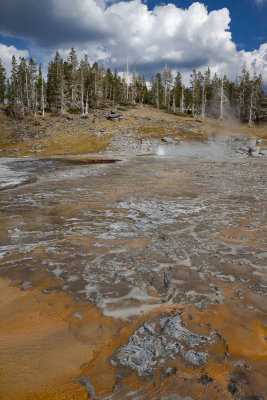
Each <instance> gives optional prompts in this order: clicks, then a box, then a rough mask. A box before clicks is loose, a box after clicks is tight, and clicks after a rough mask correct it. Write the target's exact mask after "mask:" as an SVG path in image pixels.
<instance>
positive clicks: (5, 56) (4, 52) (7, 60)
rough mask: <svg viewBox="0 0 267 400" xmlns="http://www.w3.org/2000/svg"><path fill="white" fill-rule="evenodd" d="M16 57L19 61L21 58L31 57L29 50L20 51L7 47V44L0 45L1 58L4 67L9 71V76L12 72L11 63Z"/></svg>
mask: <svg viewBox="0 0 267 400" xmlns="http://www.w3.org/2000/svg"><path fill="white" fill-rule="evenodd" d="M13 55H14V56H15V57H16V58H17V59H18V58H19V57H25V58H27V57H29V52H28V50H18V49H17V48H16V47H14V46H6V45H5V44H2V43H0V58H1V60H2V62H3V65H4V67H5V68H6V70H7V74H9V73H10V71H11V61H12V56H13Z"/></svg>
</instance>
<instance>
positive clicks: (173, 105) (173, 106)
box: [172, 93, 176, 113]
mask: <svg viewBox="0 0 267 400" xmlns="http://www.w3.org/2000/svg"><path fill="white" fill-rule="evenodd" d="M172 108H173V112H174V113H175V112H176V107H175V96H174V93H173V100H172Z"/></svg>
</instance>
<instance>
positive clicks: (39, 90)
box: [36, 64, 46, 116]
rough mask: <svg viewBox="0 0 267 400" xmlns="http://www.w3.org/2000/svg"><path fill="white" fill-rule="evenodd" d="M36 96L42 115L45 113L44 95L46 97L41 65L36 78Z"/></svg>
mask: <svg viewBox="0 0 267 400" xmlns="http://www.w3.org/2000/svg"><path fill="white" fill-rule="evenodd" d="M36 97H37V107H38V108H39V109H40V110H41V113H42V115H43V116H44V115H45V97H46V84H45V80H44V77H43V69H42V65H41V64H40V65H39V69H38V79H37V84H36Z"/></svg>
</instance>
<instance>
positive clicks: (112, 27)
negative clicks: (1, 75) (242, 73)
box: [0, 0, 267, 84]
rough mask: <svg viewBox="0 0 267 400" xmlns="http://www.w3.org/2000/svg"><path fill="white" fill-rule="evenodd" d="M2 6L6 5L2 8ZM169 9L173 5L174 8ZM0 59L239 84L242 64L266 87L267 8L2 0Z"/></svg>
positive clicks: (222, 2) (220, 2)
mask: <svg viewBox="0 0 267 400" xmlns="http://www.w3.org/2000/svg"><path fill="white" fill-rule="evenodd" d="M1 3H2V4H1ZM169 3H171V4H172V5H170V4H169ZM0 5H1V14H0V58H2V60H3V62H4V64H5V65H6V67H7V69H9V68H10V60H11V56H12V53H14V54H15V55H16V56H17V57H19V56H25V57H30V56H33V57H34V58H35V59H36V61H37V62H42V63H43V64H44V65H47V63H48V60H49V59H50V58H51V57H52V56H53V54H54V53H55V50H57V49H59V50H60V53H61V55H62V56H63V57H67V54H68V51H69V49H70V48H71V47H72V46H75V47H76V49H77V52H78V54H79V56H80V57H82V56H83V55H84V54H86V53H88V54H89V59H90V60H91V61H92V62H93V61H95V60H96V61H99V62H103V60H104V59H105V60H106V63H107V64H109V65H110V66H111V67H112V66H113V67H114V66H115V65H117V66H118V67H119V69H121V70H123V68H124V66H125V59H126V57H127V56H129V59H130V63H132V64H133V63H134V62H136V63H137V67H138V69H139V72H140V73H144V74H146V75H147V76H148V75H149V74H150V75H151V74H152V73H155V72H156V71H157V70H161V69H162V68H164V65H165V64H167V65H168V66H170V68H172V69H173V70H174V71H178V70H179V71H181V72H182V73H183V74H184V75H187V76H188V75H189V73H190V71H191V69H192V68H194V67H195V68H197V69H200V70H202V69H203V68H206V67H207V66H208V65H209V66H210V67H211V68H212V71H213V72H217V73H218V74H222V73H224V72H226V73H228V74H229V75H230V76H231V77H233V78H234V76H235V75H237V73H238V70H240V67H241V64H242V63H244V62H245V63H246V65H247V67H248V68H249V69H250V70H251V72H253V71H255V72H257V73H262V74H263V76H264V79H265V84H266V83H267V44H266V20H267V0H233V1H230V0H212V1H211V0H206V1H204V2H202V3H194V2H192V1H189V0H173V1H171V2H166V1H156V0H127V1H126V2H122V1H120V0H75V1H73V0H42V2H39V1H36V0H20V1H18V0H8V1H7V0H0Z"/></svg>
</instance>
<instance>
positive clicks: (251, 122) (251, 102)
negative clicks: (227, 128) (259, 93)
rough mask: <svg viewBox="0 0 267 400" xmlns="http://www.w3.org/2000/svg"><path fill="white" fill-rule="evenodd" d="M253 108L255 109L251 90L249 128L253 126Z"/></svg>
mask: <svg viewBox="0 0 267 400" xmlns="http://www.w3.org/2000/svg"><path fill="white" fill-rule="evenodd" d="M252 107H253V88H252V89H251V96H250V107H249V121H248V126H250V127H251V126H252V125H253V121H252Z"/></svg>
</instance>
